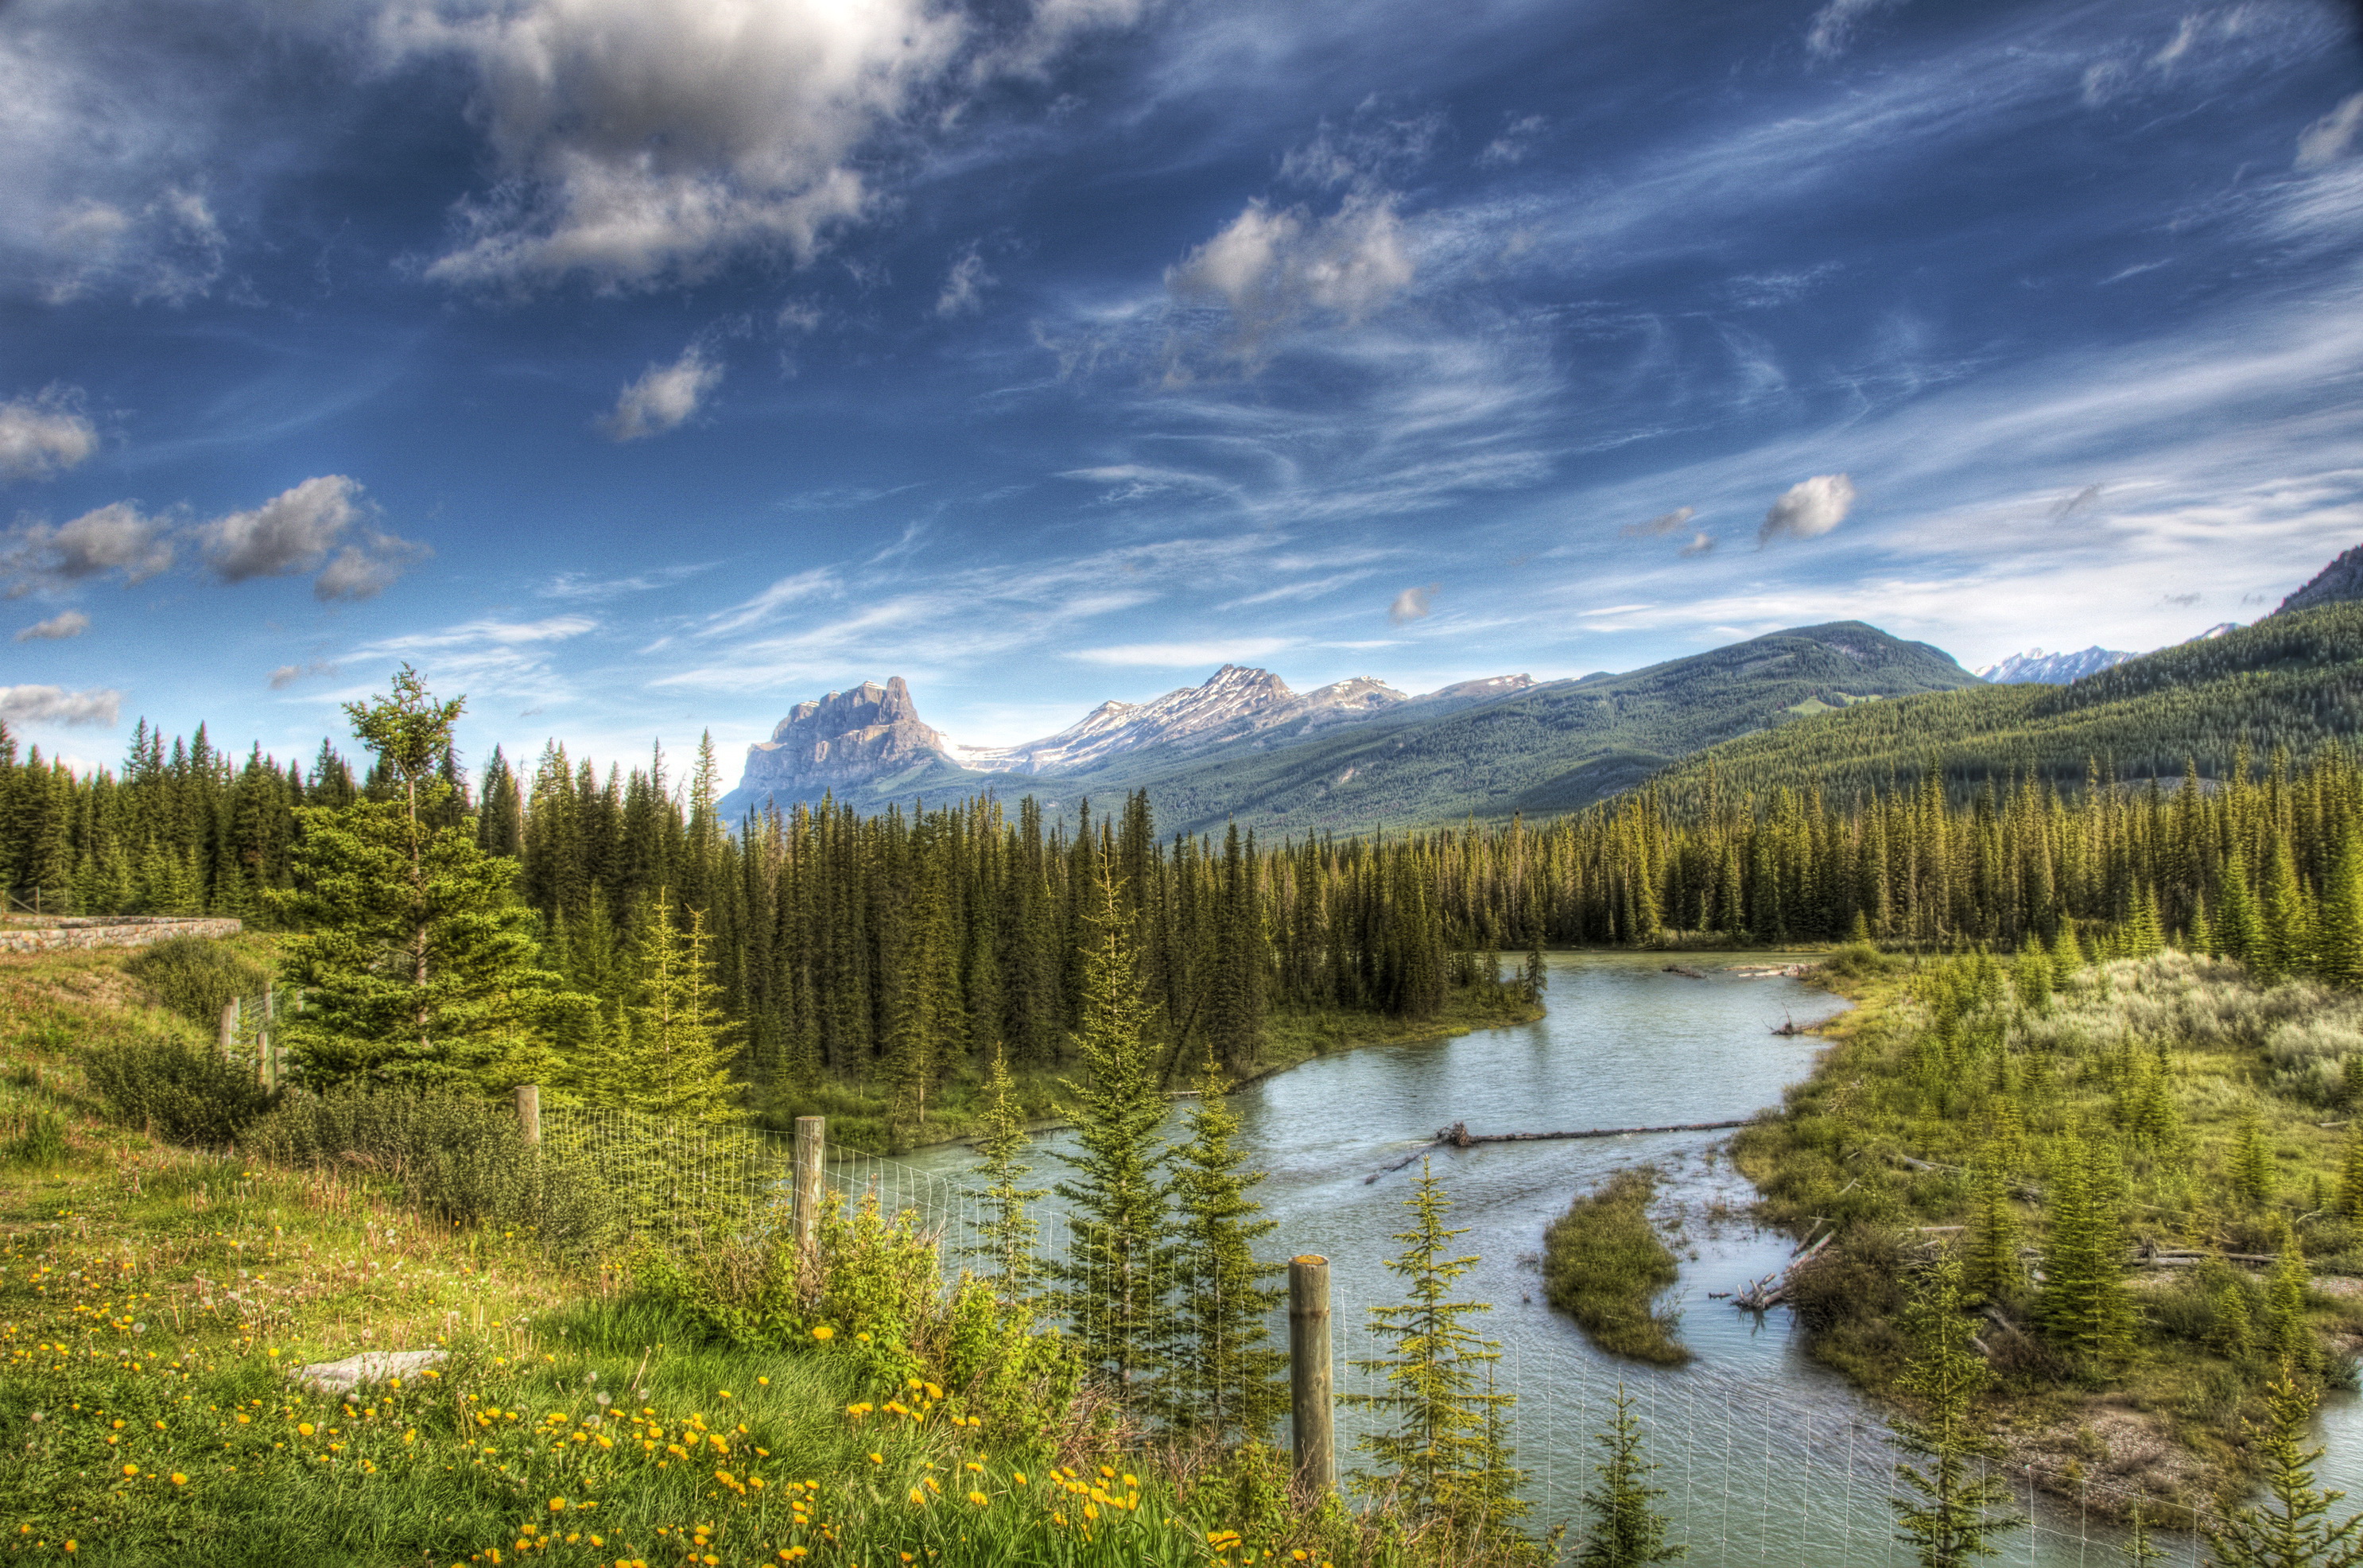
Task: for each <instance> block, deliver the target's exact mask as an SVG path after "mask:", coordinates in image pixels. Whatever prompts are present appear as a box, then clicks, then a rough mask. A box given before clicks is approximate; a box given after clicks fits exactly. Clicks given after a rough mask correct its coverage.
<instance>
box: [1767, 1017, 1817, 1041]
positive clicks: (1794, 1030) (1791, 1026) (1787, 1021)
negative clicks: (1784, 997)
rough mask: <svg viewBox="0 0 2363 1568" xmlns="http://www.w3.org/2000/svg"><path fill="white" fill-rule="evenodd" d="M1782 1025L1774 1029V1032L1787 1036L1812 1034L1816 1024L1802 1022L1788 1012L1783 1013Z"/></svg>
mask: <svg viewBox="0 0 2363 1568" xmlns="http://www.w3.org/2000/svg"><path fill="white" fill-rule="evenodd" d="M1772 1032H1773V1033H1774V1034H1777V1035H1780V1036H1782V1037H1783V1038H1786V1037H1787V1036H1790V1035H1798V1034H1811V1033H1813V1032H1814V1026H1813V1025H1811V1024H1801V1023H1799V1022H1798V1021H1797V1020H1796V1019H1794V1018H1790V1017H1789V1016H1788V1015H1787V1014H1786V1013H1783V1014H1782V1015H1781V1027H1780V1028H1779V1029H1774V1030H1773V1031H1772Z"/></svg>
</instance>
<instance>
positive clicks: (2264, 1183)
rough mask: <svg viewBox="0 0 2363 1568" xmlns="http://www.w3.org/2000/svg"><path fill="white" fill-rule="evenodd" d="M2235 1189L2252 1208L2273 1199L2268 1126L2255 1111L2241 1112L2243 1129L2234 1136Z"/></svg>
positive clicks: (2234, 1191) (2236, 1194) (2233, 1169)
mask: <svg viewBox="0 0 2363 1568" xmlns="http://www.w3.org/2000/svg"><path fill="white" fill-rule="evenodd" d="M2232 1192H2233V1194H2234V1195H2235V1196H2236V1197H2238V1198H2239V1200H2240V1201H2241V1202H2242V1203H2245V1204H2247V1206H2248V1207H2251V1208H2261V1207H2264V1206H2265V1205H2266V1204H2267V1203H2269V1202H2270V1201H2271V1200H2272V1195H2273V1157H2272V1152H2271V1151H2270V1150H2269V1149H2268V1148H2267V1147H2266V1144H2265V1133H2264V1128H2263V1126H2262V1125H2261V1124H2260V1123H2259V1122H2258V1119H2257V1113H2256V1112H2255V1111H2253V1110H2247V1111H2242V1112H2241V1113H2240V1125H2239V1130H2238V1131H2237V1132H2236V1133H2235V1134H2234V1136H2233V1140H2232Z"/></svg>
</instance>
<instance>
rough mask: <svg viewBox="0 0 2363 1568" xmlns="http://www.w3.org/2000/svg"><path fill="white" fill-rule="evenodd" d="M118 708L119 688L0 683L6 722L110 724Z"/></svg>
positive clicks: (0, 714) (0, 715)
mask: <svg viewBox="0 0 2363 1568" xmlns="http://www.w3.org/2000/svg"><path fill="white" fill-rule="evenodd" d="M122 708H123V694H122V693H121V692H116V691H88V692H70V691H67V690H66V689H65V688H64V687H62V686H0V719H6V721H7V722H9V723H10V724H113V723H114V722H115V718H116V714H118V713H120V712H121V711H122Z"/></svg>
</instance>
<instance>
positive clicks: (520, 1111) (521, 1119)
mask: <svg viewBox="0 0 2363 1568" xmlns="http://www.w3.org/2000/svg"><path fill="white" fill-rule="evenodd" d="M516 1113H517V1130H518V1131H519V1132H520V1133H521V1134H522V1135H523V1136H524V1138H525V1140H526V1142H527V1143H528V1144H534V1143H539V1142H540V1141H541V1085H540V1084H518V1085H517V1086H516Z"/></svg>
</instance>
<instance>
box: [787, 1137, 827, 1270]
mask: <svg viewBox="0 0 2363 1568" xmlns="http://www.w3.org/2000/svg"><path fill="white" fill-rule="evenodd" d="M827 1133H828V1118H826V1117H818V1116H800V1117H798V1118H796V1193H795V1222H796V1257H797V1258H798V1260H799V1261H800V1262H802V1263H803V1265H804V1267H806V1268H809V1267H811V1261H812V1255H813V1248H814V1246H815V1243H817V1242H818V1240H820V1187H821V1181H820V1162H821V1152H822V1140H824V1139H825V1138H826V1136H827Z"/></svg>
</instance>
